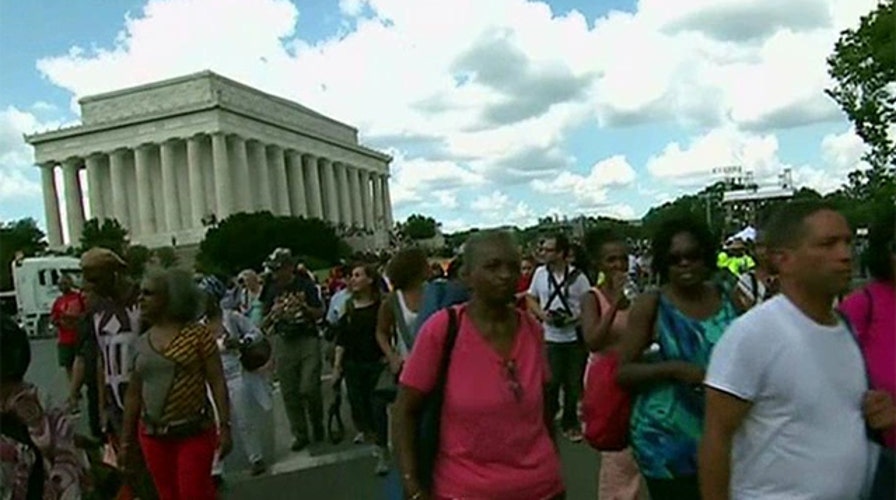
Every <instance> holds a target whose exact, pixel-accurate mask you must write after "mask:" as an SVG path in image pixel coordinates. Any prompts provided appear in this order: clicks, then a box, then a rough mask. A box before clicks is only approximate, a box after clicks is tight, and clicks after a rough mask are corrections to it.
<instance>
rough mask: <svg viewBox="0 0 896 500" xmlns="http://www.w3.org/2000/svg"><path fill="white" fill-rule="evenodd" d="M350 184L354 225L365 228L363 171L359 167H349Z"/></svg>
mask: <svg viewBox="0 0 896 500" xmlns="http://www.w3.org/2000/svg"><path fill="white" fill-rule="evenodd" d="M347 172H348V181H349V182H348V184H349V188H350V189H351V198H350V199H351V202H352V223H353V224H354V225H356V226H358V227H364V205H362V204H361V200H362V197H361V171H360V170H358V168H357V167H354V166H353V167H348V168H347Z"/></svg>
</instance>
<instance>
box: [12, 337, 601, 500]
mask: <svg viewBox="0 0 896 500" xmlns="http://www.w3.org/2000/svg"><path fill="white" fill-rule="evenodd" d="M326 378H327V377H326V375H325V379H326ZM27 379H28V380H29V381H31V382H32V383H35V384H36V385H38V387H40V388H41V393H42V397H43V400H44V401H46V402H48V403H49V404H54V403H55V404H59V403H61V402H63V401H64V400H65V396H66V394H67V389H66V387H67V384H66V380H65V373H64V372H63V371H62V369H61V368H59V367H58V366H57V363H56V352H55V345H54V344H53V341H52V340H37V341H33V342H32V362H31V367H30V369H29V371H28V374H27ZM321 383H322V384H323V387H324V393H325V394H324V397H325V401H326V404H329V402H330V401H332V397H333V396H332V389H331V384H330V382H329V380H328V379H327V380H323V381H322V382H321ZM342 409H343V421H344V422H345V425H346V439H345V440H344V441H343V442H342V443H340V444H338V445H333V444H330V443H324V444H317V445H313V446H311V447H310V448H309V449H308V450H305V451H302V452H300V453H292V452H290V451H289V445H290V443H291V441H292V438H291V436H290V434H289V430H288V424H287V421H286V415H285V413H284V411H283V402H282V399H281V398H280V395H279V392H278V391H276V390H275V395H274V409H273V411H272V412H269V413H267V414H264V413H261V414H257V415H256V416H257V417H258V418H259V420H260V422H261V423H262V426H261V427H262V435H263V437H264V441H265V455H266V456H268V457H274V460H270V461H269V463H270V464H271V470H270V473H269V474H265V475H263V476H259V477H249V476H248V475H246V474H245V472H243V471H244V470H245V467H246V465H247V463H246V459H245V458H244V456H243V453H242V449H241V444H240V443H239V439H238V437H236V436H235V439H236V440H237V442H236V443H235V444H236V446H235V448H234V452H233V453H232V454H231V455H230V456H229V457H228V458H227V460H226V461H225V470H226V474H225V477H226V484H225V489H224V491H223V497H224V498H225V499H228V500H242V499H246V500H257V499H259V498H281V497H282V496H283V494H284V492H286V491H290V492H296V493H298V494H299V495H300V496H301V497H302V498H311V499H332V500H342V499H345V500H358V499H371V500H373V499H381V498H382V499H387V498H390V499H391V498H398V497H397V496H394V495H390V494H389V493H390V492H396V491H397V488H398V484H399V481H398V478H397V475H396V474H394V473H393V474H392V475H390V476H389V477H386V478H380V477H377V476H375V475H374V473H373V469H374V465H375V459H374V458H373V448H372V447H370V446H368V445H363V446H359V445H353V444H351V443H350V440H351V437H352V436H353V435H354V431H353V429H352V426H351V419H350V418H349V416H348V404H347V403H345V404H343V408H342ZM83 414H84V415H86V412H83ZM82 420H86V417H85V418H84V419H82ZM76 427H77V428H78V429H79V431H80V432H85V431H86V422H84V421H79V422H77V423H76ZM560 451H561V455H562V457H563V465H564V475H565V479H566V484H567V488H568V492H569V498H570V499H573V500H578V499H587V498H596V497H597V493H596V485H595V473H596V471H597V466H598V457H597V454H596V453H595V452H593V451H592V450H591V449H590V448H589V447H588V446H587V445H584V444H572V443H569V442H568V441H566V440H562V442H561V446H560Z"/></svg>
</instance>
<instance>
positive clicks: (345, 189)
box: [333, 162, 352, 227]
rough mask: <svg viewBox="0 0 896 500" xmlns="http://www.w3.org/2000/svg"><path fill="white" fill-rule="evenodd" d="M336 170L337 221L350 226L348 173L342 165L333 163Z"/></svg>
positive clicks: (350, 206) (350, 203)
mask: <svg viewBox="0 0 896 500" xmlns="http://www.w3.org/2000/svg"><path fill="white" fill-rule="evenodd" d="M333 167H334V168H335V170H336V191H337V194H338V195H339V220H340V221H341V222H342V223H344V224H345V225H346V226H349V227H351V225H352V200H351V187H350V186H349V183H348V172H347V169H346V168H345V164H344V163H337V162H333Z"/></svg>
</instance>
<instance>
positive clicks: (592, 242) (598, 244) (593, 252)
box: [585, 227, 626, 261]
mask: <svg viewBox="0 0 896 500" xmlns="http://www.w3.org/2000/svg"><path fill="white" fill-rule="evenodd" d="M625 242H626V241H625V236H623V235H622V233H620V232H619V231H617V230H615V229H613V228H609V227H602V228H597V229H592V230H591V231H588V233H587V234H586V235H585V250H586V251H587V252H588V256H589V257H590V258H592V259H594V260H595V261H596V260H598V259H599V258H600V254H601V252H602V251H603V249H604V248H603V247H604V245H606V244H608V243H625Z"/></svg>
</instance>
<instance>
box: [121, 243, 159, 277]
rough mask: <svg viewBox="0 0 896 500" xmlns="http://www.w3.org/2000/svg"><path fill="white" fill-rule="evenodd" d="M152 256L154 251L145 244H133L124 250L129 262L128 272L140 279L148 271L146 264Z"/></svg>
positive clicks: (126, 259)
mask: <svg viewBox="0 0 896 500" xmlns="http://www.w3.org/2000/svg"><path fill="white" fill-rule="evenodd" d="M151 258H152V252H151V251H150V250H149V248H146V247H145V246H143V245H131V246H129V247H127V250H125V252H124V260H125V262H127V264H128V274H129V275H130V276H131V277H132V278H134V279H140V277H142V276H143V273H144V272H145V271H146V265H147V264H148V263H149V260H150V259H151Z"/></svg>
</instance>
